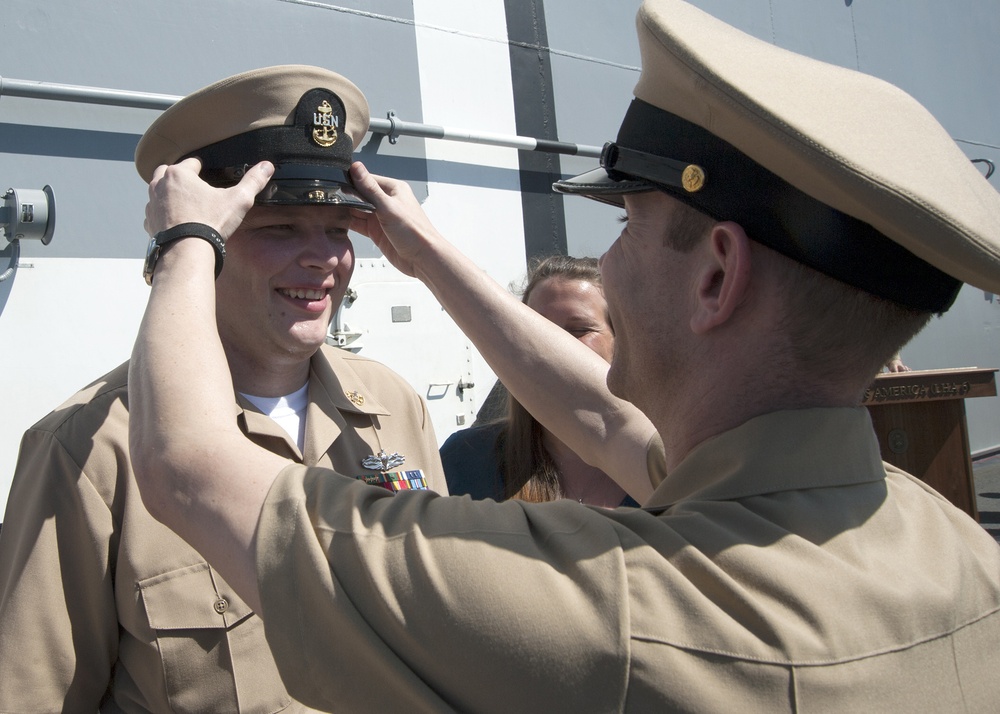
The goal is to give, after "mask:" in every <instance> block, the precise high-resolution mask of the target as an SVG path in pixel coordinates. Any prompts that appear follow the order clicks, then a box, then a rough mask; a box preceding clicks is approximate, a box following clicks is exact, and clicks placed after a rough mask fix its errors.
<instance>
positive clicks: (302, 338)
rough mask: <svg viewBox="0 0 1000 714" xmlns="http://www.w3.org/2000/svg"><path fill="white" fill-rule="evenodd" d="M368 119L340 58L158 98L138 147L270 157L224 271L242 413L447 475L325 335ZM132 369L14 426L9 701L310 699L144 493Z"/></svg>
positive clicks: (391, 392)
mask: <svg viewBox="0 0 1000 714" xmlns="http://www.w3.org/2000/svg"><path fill="white" fill-rule="evenodd" d="M250 127H253V128H252V129H251V130H250V131H248V128H250ZM367 127H368V105H367V102H366V101H365V98H364V96H363V95H362V94H361V92H360V91H359V90H358V89H357V87H355V86H354V85H353V84H351V83H350V82H348V81H347V80H346V79H344V78H343V77H341V76H340V75H337V74H335V73H333V72H329V71H327V70H323V69H318V68H313V67H299V66H289V67H273V68H267V69H264V70H260V71H255V72H249V73H246V74H244V75H239V76H237V77H231V78H229V79H227V80H225V81H223V82H220V83H217V84H215V85H212V86H210V87H207V88H206V89H204V90H201V91H200V92H198V93H196V94H193V95H191V96H190V97H187V98H186V99H184V100H182V101H181V102H179V103H178V104H176V105H175V106H174V107H172V108H171V109H169V110H167V111H166V112H165V113H164V114H163V115H162V116H161V117H160V118H159V119H158V120H157V121H156V122H155V123H154V124H153V125H152V126H151V127H150V129H149V130H148V131H147V132H146V134H145V136H144V137H143V139H142V141H141V142H140V144H139V147H138V150H137V152H136V163H137V166H138V169H139V172H140V173H141V174H142V176H143V178H145V179H147V180H148V179H149V178H150V177H151V175H152V172H153V169H154V168H155V167H156V165H157V164H159V163H162V162H164V161H175V160H177V159H179V158H181V157H183V156H185V155H187V154H189V153H196V154H198V155H200V156H202V157H204V161H205V163H206V176H207V177H208V178H209V179H210V180H212V181H213V182H215V183H217V184H220V185H225V184H227V183H232V182H233V181H234V180H235V179H234V177H237V178H238V176H239V175H241V174H242V171H243V167H244V164H245V163H246V162H249V163H251V164H253V163H256V162H257V161H259V160H260V159H262V158H267V159H270V160H271V161H274V162H276V163H277V164H279V165H280V167H281V169H280V171H281V173H280V174H279V175H277V176H276V177H275V180H274V181H272V182H271V183H270V184H269V186H268V190H267V194H266V195H262V196H261V197H260V199H259V201H258V204H259V205H258V206H257V207H256V208H255V209H254V210H253V211H251V212H250V213H249V214H247V217H246V220H245V221H244V222H243V224H242V225H241V226H240V227H239V231H238V232H237V233H236V235H234V237H233V239H232V240H231V242H230V243H229V244H228V245H227V246H226V247H227V250H228V256H227V260H226V273H227V274H226V275H225V276H221V277H220V279H219V281H218V283H217V284H216V288H217V290H218V307H219V309H218V317H219V325H220V330H221V334H222V336H223V340H224V341H225V343H226V350H225V351H226V356H227V358H228V360H229V366H230V368H231V370H232V373H233V380H227V388H228V389H229V404H228V405H227V410H226V419H227V420H228V421H229V422H230V423H231V424H232V425H233V427H234V428H239V429H240V430H241V433H245V434H246V435H247V436H248V437H249V438H250V439H251V440H253V442H254V443H256V444H259V445H260V446H261V447H262V448H264V449H267V450H268V451H269V452H270V453H274V454H277V455H280V456H281V457H282V458H284V459H289V460H290V461H294V462H296V463H302V464H306V465H317V466H324V467H327V468H333V469H336V470H337V471H339V472H340V473H346V474H350V475H351V476H354V477H364V478H366V479H368V480H371V481H375V482H380V483H382V484H384V485H385V486H386V488H393V487H399V486H401V485H404V486H407V487H415V488H420V487H422V486H424V485H429V486H430V487H431V488H435V489H438V490H441V491H442V492H445V491H444V490H443V489H445V488H446V485H445V481H444V474H443V471H442V469H441V463H440V459H439V457H438V452H437V446H438V445H437V440H436V438H435V436H434V431H433V428H432V426H431V423H430V420H429V418H428V414H427V410H426V406H425V405H424V403H423V401H422V400H421V399H420V397H419V396H418V395H417V394H416V393H415V392H414V391H413V389H412V388H411V387H410V386H409V385H407V384H406V383H405V382H404V381H403V379H401V378H400V377H399V376H398V375H396V374H395V373H393V372H391V371H390V370H389V369H387V368H386V367H384V366H383V365H380V364H378V363H377V362H373V361H371V360H368V359H365V358H363V357H358V356H355V355H352V354H350V353H345V352H341V351H340V350H337V349H334V348H331V347H327V346H326V345H324V338H325V335H326V330H327V327H328V325H329V322H330V318H331V316H332V314H333V311H334V310H336V309H337V308H338V306H339V305H340V302H341V299H342V298H343V296H344V293H345V291H346V290H347V286H348V281H349V280H350V277H351V272H352V268H353V249H352V246H351V242H350V240H349V239H348V236H347V227H348V225H349V222H350V214H349V207H360V208H362V209H367V208H369V207H368V206H367V204H365V203H364V202H363V201H360V200H358V199H357V198H356V197H354V196H352V195H351V194H350V193H348V192H346V191H345V190H344V188H345V183H346V176H345V171H346V169H347V168H348V166H349V164H350V160H351V154H352V151H353V148H354V146H355V143H356V142H357V141H359V140H360V139H361V138H362V137H364V135H365V132H366V130H367ZM126 376H127V365H123V366H122V367H120V368H118V369H116V370H115V371H113V372H111V373H110V374H108V375H106V376H104V377H102V378H101V379H99V380H97V381H96V382H95V383H94V384H92V385H91V386H90V387H88V388H87V389H85V390H83V391H81V392H80V393H79V394H77V395H76V396H75V397H73V398H72V399H71V400H69V401H68V402H67V403H66V404H64V405H62V406H61V407H59V408H58V409H56V410H55V411H54V412H52V414H50V415H49V416H47V417H45V418H44V419H43V420H42V421H40V422H39V423H38V424H36V425H35V426H33V427H32V428H31V429H30V430H28V432H27V433H26V434H25V436H24V439H23V441H22V445H21V453H20V457H19V460H18V465H17V472H16V474H15V476H14V483H13V488H12V490H11V493H10V498H9V500H8V506H7V514H6V518H5V521H4V528H3V535H2V537H0V711H4V712H29V711H31V712H40V711H46V712H58V711H67V712H71V711H72V712H94V711H98V710H100V711H127V712H144V711H156V712H168V711H173V712H275V711H299V710H301V708H302V707H301V705H299V704H298V703H297V702H294V701H292V700H291V699H290V697H289V695H288V694H287V692H286V691H285V688H284V686H283V685H282V683H281V680H280V678H279V676H278V672H277V670H276V669H275V665H274V661H273V659H272V658H271V655H270V652H269V650H268V647H267V644H266V642H265V640H264V631H263V627H262V625H261V622H260V619H259V618H258V617H257V616H256V615H254V614H253V612H252V611H251V608H250V607H248V606H247V604H246V603H245V602H244V601H243V600H241V599H240V597H239V596H238V595H237V594H236V593H235V592H234V591H233V589H232V588H231V587H230V586H229V585H228V584H227V583H226V582H225V580H223V579H222V577H220V575H219V574H218V573H217V572H216V571H215V570H214V569H212V568H211V567H209V565H208V564H207V563H205V561H204V559H203V558H202V557H201V556H200V555H199V554H198V553H197V552H196V551H194V550H193V549H192V548H190V547H189V546H188V545H187V544H186V543H184V541H182V540H181V539H180V538H178V537H177V536H176V535H175V534H174V533H173V532H171V531H170V530H169V529H168V528H165V527H164V526H162V525H161V524H159V523H157V522H156V521H155V520H153V518H152V517H151V516H150V515H149V513H147V512H146V510H145V508H143V505H142V502H141V501H140V499H139V494H138V492H137V491H136V488H135V482H134V480H133V476H132V472H131V468H130V462H129V453H128V447H127V436H128V419H129V411H128V406H129V404H128V398H127V384H126ZM232 385H235V388H236V392H237V393H238V394H237V395H236V396H235V401H234V394H233V391H232ZM267 414H270V415H271V416H270V417H269V416H267ZM382 454H384V455H385V457H386V458H385V460H384V463H383V460H382V459H381V458H380V455H382ZM394 455H397V456H396V458H394V459H390V457H393V456H394ZM401 459H402V460H403V461H402V463H397V464H395V465H393V462H399V461H400V460H401ZM393 474H395V476H393ZM400 475H401V477H400ZM410 495H411V494H402V495H401V498H406V497H409V496H410Z"/></svg>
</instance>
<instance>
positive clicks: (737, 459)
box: [645, 407, 885, 509]
mask: <svg viewBox="0 0 1000 714" xmlns="http://www.w3.org/2000/svg"><path fill="white" fill-rule="evenodd" d="M883 478H885V470H884V467H883V465H882V457H881V455H880V452H879V446H878V440H877V439H876V437H875V432H874V431H873V429H872V424H871V418H870V417H869V415H868V410H867V409H865V408H863V407H857V408H847V407H843V408H822V409H796V410H787V411H778V412H772V413H770V414H764V415H762V416H759V417H755V418H753V419H750V420H749V421H747V422H744V423H743V424H741V425H740V426H738V427H736V428H735V429H731V430H730V431H727V432H724V433H722V434H719V435H717V436H714V437H712V438H711V439H708V440H707V441H704V442H702V443H701V444H699V445H698V446H697V447H695V448H694V449H693V450H692V451H691V452H690V453H689V454H688V455H687V456H686V457H685V458H684V460H683V461H682V462H681V463H680V464H679V465H678V466H677V467H676V468H674V469H673V470H672V471H671V472H670V473H669V474H668V475H667V477H666V478H665V479H664V480H663V482H662V483H660V485H659V486H658V487H657V488H656V490H655V491H654V492H653V495H652V496H651V497H650V499H649V500H648V501H647V502H646V504H645V506H646V508H650V509H664V508H668V507H670V506H672V505H674V504H676V503H679V502H681V501H687V500H695V499H697V500H709V501H721V500H731V499H738V498H746V497H749V496H759V495H763V494H766V493H775V492H778V491H789V490H799V489H804V488H824V487H828V486H842V485H851V484H858V483H866V482H871V481H877V480H881V479H883Z"/></svg>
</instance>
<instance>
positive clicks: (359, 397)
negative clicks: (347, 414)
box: [344, 391, 365, 407]
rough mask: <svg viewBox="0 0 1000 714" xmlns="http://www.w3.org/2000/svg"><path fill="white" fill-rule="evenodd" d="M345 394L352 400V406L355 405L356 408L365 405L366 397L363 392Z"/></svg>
mask: <svg viewBox="0 0 1000 714" xmlns="http://www.w3.org/2000/svg"><path fill="white" fill-rule="evenodd" d="M344 394H346V395H347V398H348V399H349V400H351V404H353V405H354V406H356V407H360V406H362V405H364V403H365V395H363V394H362V393H361V392H358V391H353V392H344Z"/></svg>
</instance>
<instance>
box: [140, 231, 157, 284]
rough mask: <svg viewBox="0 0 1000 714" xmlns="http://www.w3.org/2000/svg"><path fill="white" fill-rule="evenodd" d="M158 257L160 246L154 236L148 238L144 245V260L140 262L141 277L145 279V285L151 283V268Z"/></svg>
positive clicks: (154, 265)
mask: <svg viewBox="0 0 1000 714" xmlns="http://www.w3.org/2000/svg"><path fill="white" fill-rule="evenodd" d="M159 257H160V246H159V245H158V244H157V242H156V239H155V238H150V240H149V245H148V246H147V247H146V261H145V262H144V263H143V264H142V277H144V278H145V279H146V285H152V284H153V268H155V267H156V260H157V259H158V258H159Z"/></svg>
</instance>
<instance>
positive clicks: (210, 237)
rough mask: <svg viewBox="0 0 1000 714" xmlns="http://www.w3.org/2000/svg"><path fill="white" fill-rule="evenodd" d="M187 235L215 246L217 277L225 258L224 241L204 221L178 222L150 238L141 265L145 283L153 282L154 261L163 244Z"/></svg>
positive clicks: (157, 257)
mask: <svg viewBox="0 0 1000 714" xmlns="http://www.w3.org/2000/svg"><path fill="white" fill-rule="evenodd" d="M188 237H196V238H202V239H204V240H207V241H208V242H209V243H211V244H212V247H213V248H215V277H217V278H218V277H219V273H221V272H222V263H223V261H225V259H226V241H225V240H223V238H222V236H221V235H219V232H218V231H216V230H215V229H214V228H212V226H209V225H205V224H204V223H180V224H178V225H176V226H174V227H173V228H168V229H167V230H165V231H160V232H159V233H157V234H156V235H155V236H153V237H152V238H151V239H150V241H149V247H148V248H147V249H146V262H145V263H144V264H143V266H142V277H144V278H145V279H146V285H152V284H153V269H154V268H156V261H157V260H159V259H160V253H162V252H163V248H164V246H166V245H167V244H168V243H171V242H172V241H175V240H179V239H180V238H188Z"/></svg>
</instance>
